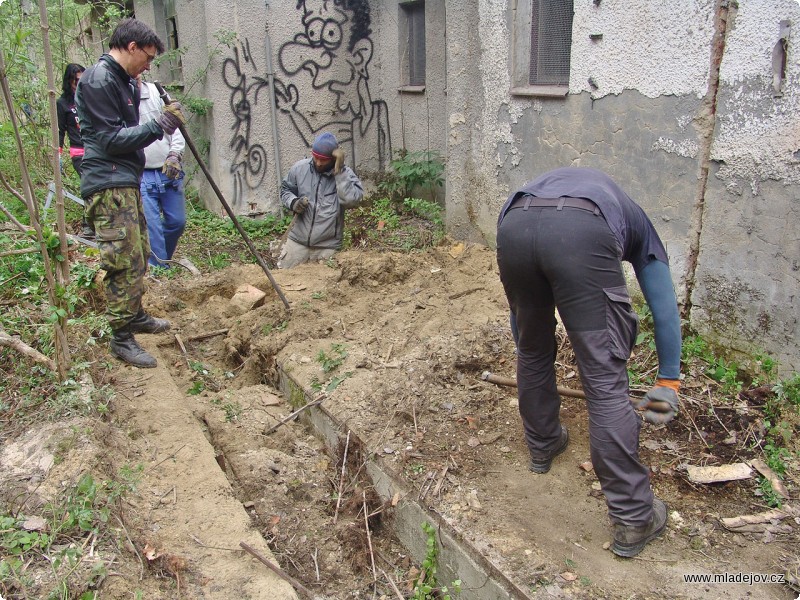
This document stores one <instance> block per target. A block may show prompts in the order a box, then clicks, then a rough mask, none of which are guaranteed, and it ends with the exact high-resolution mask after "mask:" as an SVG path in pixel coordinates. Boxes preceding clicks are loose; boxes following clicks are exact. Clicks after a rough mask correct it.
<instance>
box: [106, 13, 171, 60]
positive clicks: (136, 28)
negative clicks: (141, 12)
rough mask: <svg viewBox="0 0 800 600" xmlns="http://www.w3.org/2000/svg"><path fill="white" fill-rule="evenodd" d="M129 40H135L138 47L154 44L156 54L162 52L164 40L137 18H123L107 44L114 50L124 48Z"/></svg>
mask: <svg viewBox="0 0 800 600" xmlns="http://www.w3.org/2000/svg"><path fill="white" fill-rule="evenodd" d="M131 42H136V45H137V46H139V47H140V48H144V47H145V46H155V48H156V52H157V53H158V54H161V53H162V52H164V42H162V41H161V40H160V39H159V37H158V36H157V35H156V32H155V31H153V30H152V29H150V28H149V27H148V26H147V25H145V24H144V23H142V22H141V21H139V20H137V19H124V20H122V21H120V24H119V25H117V28H116V29H115V30H114V33H112V34H111V39H110V40H109V42H108V45H109V46H111V47H112V48H114V49H115V50H125V49H126V48H127V47H128V44H130V43H131Z"/></svg>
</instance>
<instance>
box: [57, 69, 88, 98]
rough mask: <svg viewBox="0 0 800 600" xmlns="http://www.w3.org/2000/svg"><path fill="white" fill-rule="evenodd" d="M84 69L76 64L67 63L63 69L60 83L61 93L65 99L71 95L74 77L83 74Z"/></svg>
mask: <svg viewBox="0 0 800 600" xmlns="http://www.w3.org/2000/svg"><path fill="white" fill-rule="evenodd" d="M85 70H86V69H84V68H83V66H81V65H79V64H77V63H69V64H68V65H67V67H66V68H65V69H64V80H63V81H62V82H61V91H62V92H64V96H66V97H67V98H69V97H71V96H72V95H73V93H74V92H73V91H72V82H73V81H75V76H76V75H77V74H78V73H83V72H84V71H85Z"/></svg>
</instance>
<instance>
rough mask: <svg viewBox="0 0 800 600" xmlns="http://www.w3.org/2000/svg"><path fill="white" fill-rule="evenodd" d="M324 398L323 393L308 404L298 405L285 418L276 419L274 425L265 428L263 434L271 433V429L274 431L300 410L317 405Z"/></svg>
mask: <svg viewBox="0 0 800 600" xmlns="http://www.w3.org/2000/svg"><path fill="white" fill-rule="evenodd" d="M324 399H325V395H324V394H323V395H322V396H320V397H319V398H317V399H316V400H314V401H313V402H309V403H308V404H306V405H305V406H301V407H300V408H298V409H297V410H296V411H294V412H293V413H292V414H290V415H289V416H288V417H286V418H285V419H282V420H280V421H278V422H277V423H275V425H273V426H272V427H270V428H269V429H267V430H266V431H265V432H264V435H269V434H270V433H272V432H273V431H275V430H276V429H278V427H280V426H281V425H284V424H286V423H288V422H289V421H291V420H292V419H294V418H295V417H296V416H297V415H299V414H300V413H301V412H303V411H304V410H306V409H307V408H311V407H312V406H317V405H318V404H320V403H321V402H322V401H323V400H324Z"/></svg>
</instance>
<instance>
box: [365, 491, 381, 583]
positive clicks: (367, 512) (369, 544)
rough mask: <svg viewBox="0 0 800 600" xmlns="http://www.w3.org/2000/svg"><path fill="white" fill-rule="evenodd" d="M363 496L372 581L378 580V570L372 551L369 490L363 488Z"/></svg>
mask: <svg viewBox="0 0 800 600" xmlns="http://www.w3.org/2000/svg"><path fill="white" fill-rule="evenodd" d="M361 497H362V498H363V499H364V527H366V528H367V545H368V546H369V558H370V560H371V561H372V581H373V582H375V581H378V571H377V570H376V569H375V554H374V553H373V552H372V536H371V535H370V532H369V511H368V510H367V492H365V491H364V490H361Z"/></svg>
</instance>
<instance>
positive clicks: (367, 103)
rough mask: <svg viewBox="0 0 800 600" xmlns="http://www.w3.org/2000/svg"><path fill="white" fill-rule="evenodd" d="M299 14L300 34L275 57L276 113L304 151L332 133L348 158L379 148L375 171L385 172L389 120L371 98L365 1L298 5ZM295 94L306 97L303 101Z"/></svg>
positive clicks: (307, 0) (305, 0)
mask: <svg viewBox="0 0 800 600" xmlns="http://www.w3.org/2000/svg"><path fill="white" fill-rule="evenodd" d="M297 9H298V12H299V16H300V26H301V29H300V31H298V33H296V34H295V36H294V38H293V39H292V40H291V41H288V42H286V43H284V44H283V45H282V46H281V47H280V51H279V53H278V62H279V66H280V69H281V71H282V73H283V75H284V76H285V79H284V80H282V81H279V82H277V83H278V85H277V88H276V100H277V102H278V106H279V108H280V110H281V111H283V112H284V113H285V114H287V115H288V116H289V118H290V119H291V120H292V123H293V124H294V127H295V129H296V130H297V132H298V133H299V134H300V135H301V136H302V138H303V140H304V141H305V143H306V144H307V145H309V146H310V145H311V143H312V141H313V139H314V136H315V135H316V134H317V133H319V132H321V131H323V130H325V131H330V132H332V133H333V134H334V135H336V138H337V139H338V140H339V143H340V144H342V145H345V144H349V145H350V156H357V154H356V152H357V149H358V148H359V147H361V146H362V145H363V146H371V147H375V148H377V160H378V167H379V168H380V169H384V168H385V167H386V165H387V164H388V161H389V160H390V159H391V136H390V135H389V114H388V107H387V105H386V102H384V101H383V100H375V99H373V97H372V94H371V92H370V85H369V84H370V81H369V65H370V62H371V61H372V55H373V43H372V38H371V37H370V36H371V35H372V30H371V28H370V24H371V17H370V9H369V3H368V1H367V0H298V2H297ZM302 78H305V81H303V80H302ZM295 81H297V82H298V83H300V84H301V85H300V86H298V85H295ZM309 82H310V84H311V85H310V89H309V86H308V85H307V83H309ZM298 89H303V90H309V91H307V92H306V93H304V94H303V95H302V96H305V97H301V94H300V93H299V92H298Z"/></svg>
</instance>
